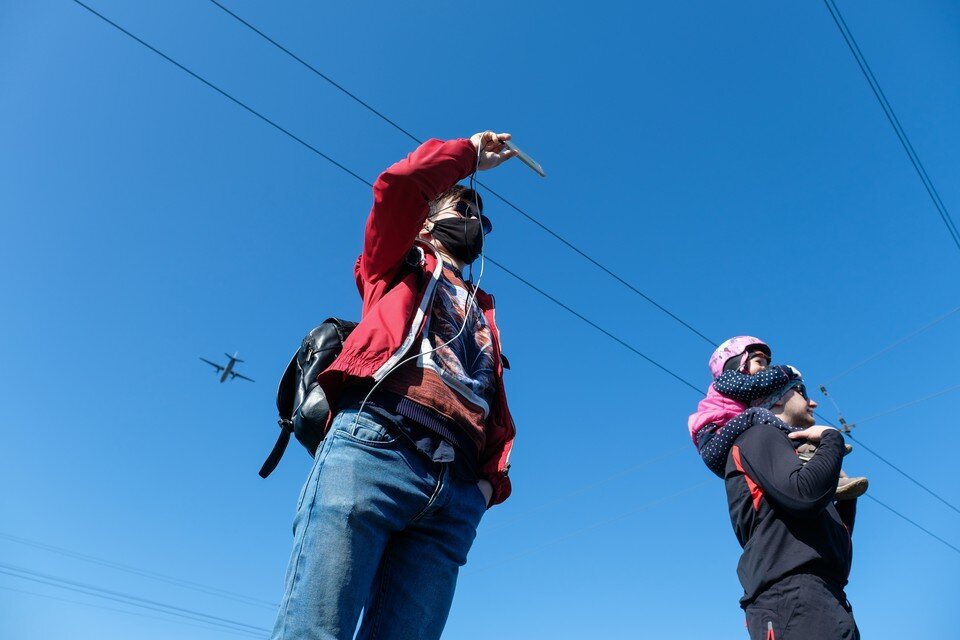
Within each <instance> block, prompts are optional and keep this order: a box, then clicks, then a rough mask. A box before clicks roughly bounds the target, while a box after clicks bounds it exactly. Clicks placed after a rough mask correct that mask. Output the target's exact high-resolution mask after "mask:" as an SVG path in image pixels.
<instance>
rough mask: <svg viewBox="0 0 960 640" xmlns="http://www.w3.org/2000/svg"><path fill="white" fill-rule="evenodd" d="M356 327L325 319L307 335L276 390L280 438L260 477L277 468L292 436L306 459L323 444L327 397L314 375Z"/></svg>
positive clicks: (328, 413)
mask: <svg viewBox="0 0 960 640" xmlns="http://www.w3.org/2000/svg"><path fill="white" fill-rule="evenodd" d="M356 326H357V323H356V322H349V321H347V320H340V319H339V318H328V319H326V320H324V321H323V324H321V325H320V326H319V327H317V328H315V329H314V330H313V331H311V332H310V333H308V334H307V336H306V337H305V338H304V339H303V342H302V343H301V344H300V348H299V349H298V350H297V352H296V353H295V354H293V357H292V358H291V359H290V364H288V365H287V369H286V371H284V372H283V377H281V378H280V384H279V385H278V386H277V412H278V413H279V414H280V418H279V419H278V420H277V424H279V425H280V437H278V438H277V443H276V444H275V445H273V451H271V452H270V455H269V456H267V459H266V461H264V463H263V467H261V468H260V477H261V478H266V477H267V476H269V475H270V474H271V473H273V470H274V469H276V468H277V464H278V463H279V462H280V458H282V457H283V453H284V451H286V450H287V444H288V443H289V442H290V434H291V433H293V435H294V436H296V438H297V440H299V441H300V444H302V445H303V446H304V447H306V449H307V451H309V452H310V455H311V456H312V455H314V454H315V453H316V452H317V447H319V446H320V443H321V442H322V441H323V431H324V429H325V428H326V426H327V418H328V416H329V415H330V404H329V403H328V402H327V394H326V393H324V391H323V389H322V388H321V387H320V384H319V383H318V382H317V375H318V374H319V373H320V372H322V371H323V370H324V369H326V368H327V367H329V366H330V364H331V363H332V362H333V361H334V359H336V357H337V356H338V355H340V352H341V351H342V350H343V341H344V340H346V339H347V336H348V335H350V332H351V331H353V329H354V327H356Z"/></svg>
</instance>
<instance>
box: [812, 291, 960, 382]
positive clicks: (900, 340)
mask: <svg viewBox="0 0 960 640" xmlns="http://www.w3.org/2000/svg"><path fill="white" fill-rule="evenodd" d="M958 311H960V306H957V307H954V308H953V309H951V310H950V311H948V312H947V313H945V314H943V315H942V316H939V317H937V318H934V319H933V320H931V321H930V322H928V323H927V324H925V325H923V326H922V327H920V328H919V329H915V330H914V331H911V332H910V333H908V334H907V335H905V336H903V337H902V338H898V339H896V340H894V341H893V342H892V343H890V344H888V345H887V346H885V347H884V348H883V349H880V351H877V352H876V353H874V354H873V355H871V356H868V357H866V358H864V359H863V360H861V361H860V362H858V363H856V364H855V365H853V366H852V367H849V368H847V369H844V370H843V371H841V372H840V373H838V374H837V375H835V376H833V377H832V378H830V379H829V380H827V381H826V382H824V383H823V384H825V385H829V384H832V383H834V382H836V381H837V380H839V379H840V378H843V377H844V376H846V375H847V374H848V373H851V372H853V371H856V370H857V369H859V368H860V367H862V366H863V365H865V364H867V363H869V362H873V361H874V360H876V359H877V358H879V357H880V356H882V355H883V354H885V353H887V352H888V351H890V350H891V349H893V348H894V347H898V346H900V345H901V344H903V343H904V342H907V341H908V340H911V339H913V338H916V337H917V336H918V335H920V334H921V333H923V332H924V331H927V330H928V329H931V328H933V327H934V326H936V325H938V324H940V323H941V322H943V321H944V320H946V319H947V318H949V317H951V316H952V315H953V314H955V313H957V312H958Z"/></svg>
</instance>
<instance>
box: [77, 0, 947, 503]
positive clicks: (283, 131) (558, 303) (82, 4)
mask: <svg viewBox="0 0 960 640" xmlns="http://www.w3.org/2000/svg"><path fill="white" fill-rule="evenodd" d="M73 2H75V3H76V4H78V5H80V6H81V7H83V8H85V9H87V10H88V11H90V13H92V14H94V15H96V16H97V17H99V18H101V19H102V20H103V21H105V22H107V23H108V24H110V25H111V26H113V27H115V28H116V29H118V30H119V31H121V32H122V33H124V34H126V35H128V36H130V37H131V38H132V39H134V40H136V41H137V42H139V43H140V44H142V45H144V46H145V47H147V48H149V49H150V50H151V51H154V52H156V53H157V54H158V55H160V56H161V57H162V58H164V59H165V60H168V61H169V62H171V63H172V64H174V65H176V66H177V67H178V68H180V69H182V70H184V71H185V72H187V73H188V74H189V75H191V76H192V77H194V78H196V79H198V80H200V81H201V82H203V84H205V85H207V86H208V87H210V88H212V89H214V90H215V91H217V92H218V93H220V94H222V95H223V96H225V97H227V98H229V99H230V100H231V101H232V102H234V103H236V104H237V105H239V106H241V107H243V108H244V109H245V110H246V111H248V112H250V113H252V114H253V115H255V116H257V117H258V118H260V119H261V120H263V121H264V122H266V123H268V124H270V125H271V126H272V127H274V128H275V129H277V130H278V131H280V132H281V133H284V134H286V135H287V136H289V137H290V138H292V139H293V140H295V141H297V142H299V143H300V144H302V145H303V146H305V147H306V148H308V149H310V150H311V151H313V152H314V153H316V154H317V155H319V156H321V157H322V158H324V159H326V160H328V161H329V162H331V163H332V164H334V165H335V166H337V167H339V168H340V169H343V170H344V171H345V172H346V173H348V174H350V175H351V176H353V177H354V178H356V179H357V180H359V181H360V182H362V183H363V184H365V185H367V186H371V187H372V183H370V182H369V181H367V180H366V179H364V178H362V177H360V176H359V175H358V174H356V173H354V172H353V171H351V170H350V169H348V168H346V167H345V166H344V165H342V164H340V163H339V162H336V161H335V160H333V159H332V158H331V157H330V156H328V155H327V154H325V153H323V152H321V151H319V150H318V149H316V148H315V147H313V146H312V145H310V144H308V143H307V142H305V141H304V140H303V139H301V138H299V137H297V136H295V135H294V134H292V133H290V132H289V131H288V130H287V129H285V128H283V127H281V126H280V125H278V124H276V123H275V122H274V121H272V120H270V119H269V118H267V117H266V116H264V115H262V114H261V113H259V112H257V111H255V110H254V109H252V108H251V107H248V106H247V105H246V104H244V103H243V102H241V101H240V100H239V99H237V98H235V97H233V96H232V95H230V94H229V93H227V92H226V91H224V90H223V89H220V88H219V87H217V86H216V85H214V84H213V83H211V82H209V81H208V80H205V79H204V78H202V77H201V76H199V75H197V74H196V73H194V72H193V71H191V70H189V69H187V68H186V67H185V66H183V65H182V64H180V63H179V62H176V61H175V60H173V59H172V58H170V57H169V56H167V55H166V54H163V53H161V52H160V51H159V50H157V49H156V48H154V47H153V46H151V45H149V44H147V43H146V42H144V41H143V40H141V39H140V38H138V37H136V36H134V35H133V34H132V33H130V32H129V31H127V30H126V29H124V28H122V27H120V26H119V25H117V24H116V23H115V22H113V21H111V20H109V19H108V18H106V17H105V16H103V15H101V14H100V13H98V12H96V11H94V10H93V9H91V8H90V7H88V6H87V5H85V4H84V3H83V2H81V1H80V0H73ZM487 260H490V261H491V262H493V263H494V264H495V265H497V266H498V267H500V268H501V269H504V270H505V271H507V270H506V269H505V268H504V267H503V266H502V265H500V264H498V263H496V262H494V261H493V260H492V259H491V258H489V257H487ZM507 273H509V274H510V275H514V276H515V274H513V273H512V272H510V271H507ZM521 281H522V282H523V283H524V284H527V285H528V286H530V287H533V285H532V284H531V283H530V282H529V281H527V280H521ZM533 288H534V290H535V291H537V292H538V293H540V294H541V295H544V296H545V297H547V298H548V299H550V300H551V301H553V302H554V303H556V304H557V305H559V306H561V307H563V308H564V309H566V310H567V311H569V312H570V313H572V314H574V315H575V316H577V317H578V318H580V319H581V320H583V321H585V322H587V324H589V325H591V326H592V327H594V328H595V329H597V330H598V331H600V332H602V333H604V334H605V335H607V336H608V337H609V338H611V339H612V340H615V341H616V342H618V343H619V344H621V345H622V346H624V347H626V348H628V349H629V350H630V351H632V352H634V353H635V354H637V355H639V356H641V357H643V358H644V359H646V360H647V361H648V362H650V363H651V364H653V365H655V366H656V367H657V368H659V369H661V370H662V371H664V372H665V373H667V374H669V375H670V376H672V377H673V378H676V379H677V380H678V381H680V382H682V383H683V384H684V385H686V386H688V387H690V388H691V389H693V390H694V391H695V392H697V393H698V394H699V393H702V391H701V390H700V389H699V388H698V387H697V386H696V385H694V384H693V383H692V382H689V381H688V380H686V379H684V378H683V377H681V376H679V375H677V374H676V373H674V372H672V371H670V370H669V369H667V368H666V367H664V366H663V365H661V364H659V363H657V362H656V361H654V360H652V359H651V358H649V357H648V356H646V355H645V354H643V353H641V352H640V351H638V350H637V349H635V348H634V347H632V346H630V345H629V344H628V343H627V342H625V341H623V340H622V339H621V338H618V337H617V336H615V335H614V334H612V333H610V332H609V331H607V330H606V329H604V328H602V327H600V326H599V325H597V324H596V323H594V322H593V321H591V320H589V319H587V318H586V317H585V316H583V315H582V314H580V313H578V312H576V311H574V310H573V309H572V308H570V307H569V306H567V305H566V304H564V303H562V302H560V301H559V300H557V299H556V298H554V297H552V296H550V295H548V294H546V292H544V291H543V290H542V289H539V288H537V287H533ZM708 341H709V339H708ZM711 343H712V341H711ZM878 457H879V456H878ZM880 459H881V460H883V461H884V462H886V460H885V459H883V458H880ZM898 471H899V469H898ZM901 473H902V472H901ZM915 482H917V481H915ZM918 484H919V483H918ZM927 491H928V492H930V493H933V492H932V490H930V489H927ZM941 500H942V499H941Z"/></svg>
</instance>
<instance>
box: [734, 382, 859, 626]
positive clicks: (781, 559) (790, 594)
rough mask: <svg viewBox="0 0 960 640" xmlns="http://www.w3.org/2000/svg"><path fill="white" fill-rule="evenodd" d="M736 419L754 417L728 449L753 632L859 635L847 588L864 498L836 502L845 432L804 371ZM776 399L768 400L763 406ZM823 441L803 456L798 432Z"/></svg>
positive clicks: (740, 571)
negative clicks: (809, 390) (832, 422)
mask: <svg viewBox="0 0 960 640" xmlns="http://www.w3.org/2000/svg"><path fill="white" fill-rule="evenodd" d="M761 405H762V406H761V407H755V408H751V409H748V410H747V411H745V412H744V413H742V414H741V415H740V416H738V417H737V418H735V420H744V421H748V422H750V423H751V424H750V425H748V426H750V427H751V428H748V429H746V430H745V431H744V433H743V434H742V435H740V436H739V437H738V438H737V440H736V442H735V443H734V446H733V447H732V449H731V450H730V454H729V455H728V457H727V465H726V469H725V475H724V480H725V483H726V488H727V501H728V503H729V507H730V520H731V522H732V523H733V529H734V532H735V533H736V535H737V539H738V540H739V542H740V545H741V546H742V547H743V554H742V555H741V557H740V562H739V564H738V565H737V574H738V576H739V578H740V583H741V584H742V585H743V589H744V594H743V597H742V598H741V600H740V606H741V607H742V608H743V609H744V610H745V612H746V617H747V629H748V630H749V633H750V638H751V640H804V639H810V640H813V639H816V640H834V639H836V640H840V639H843V640H858V639H859V638H860V632H859V631H858V630H857V624H856V622H855V621H854V619H853V611H852V609H851V607H850V603H849V602H848V601H847V597H846V594H845V593H844V591H843V588H844V586H845V585H846V584H847V578H848V576H849V574H850V565H851V561H852V558H853V547H852V543H851V537H850V536H851V534H852V532H853V521H854V516H855V513H856V501H855V500H851V501H847V502H835V501H834V493H835V492H836V488H837V478H838V477H839V475H840V463H841V459H842V457H843V451H844V441H843V436H842V435H841V434H840V432H839V431H837V430H836V429H834V428H833V427H824V426H817V425H816V424H815V420H814V416H813V410H814V408H815V407H816V406H817V404H816V403H815V402H814V401H813V400H810V399H809V398H808V397H807V395H806V390H805V388H804V386H803V380H802V379H801V378H797V379H794V380H791V381H789V382H788V383H786V384H785V385H784V386H783V387H782V388H781V389H779V390H777V391H775V392H774V393H773V394H771V396H770V397H769V398H767V399H766V400H765V401H763V402H761ZM764 407H769V408H764ZM801 439H802V440H806V441H808V442H811V443H813V444H817V445H818V447H819V448H818V450H817V454H816V455H815V456H813V458H812V459H811V460H810V461H809V462H807V463H806V464H803V463H802V461H801V460H800V459H799V458H798V457H797V453H796V451H795V449H794V444H795V443H794V442H793V441H795V440H801Z"/></svg>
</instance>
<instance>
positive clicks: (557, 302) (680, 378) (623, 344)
mask: <svg viewBox="0 0 960 640" xmlns="http://www.w3.org/2000/svg"><path fill="white" fill-rule="evenodd" d="M486 260H487V262H490V263H492V264H494V265H495V266H497V267H499V268H500V269H502V270H503V271H505V272H506V273H508V274H510V275H511V276H513V277H514V278H516V279H517V280H519V281H520V282H522V283H523V284H525V285H527V286H528V287H530V288H531V289H533V290H534V291H536V292H537V293H539V294H540V295H542V296H543V297H544V298H546V299H548V300H550V301H551V302H553V303H554V304H556V305H558V306H560V307H562V308H564V309H566V310H567V311H569V312H570V313H572V314H573V315H575V316H576V317H578V318H580V319H581V320H583V321H584V322H586V323H587V324H589V325H590V326H591V327H593V328H594V329H596V330H597V331H599V332H600V333H602V334H603V335H605V336H607V337H608V338H610V339H611V340H613V341H614V342H617V343H618V344H620V345H621V346H623V347H626V348H627V349H629V350H630V351H632V352H633V353H635V354H636V355H638V356H640V357H641V358H643V359H644V360H646V361H647V362H649V363H650V364H652V365H653V366H655V367H656V368H658V369H660V370H661V371H663V372H664V373H666V374H667V375H669V376H671V377H673V378H674V379H676V380H678V381H680V382H681V383H683V384H685V385H687V386H688V387H690V388H691V389H693V390H694V391H696V392H697V393H703V390H702V389H700V388H699V387H697V386H696V385H695V384H693V383H692V382H690V381H689V380H686V379H685V378H682V377H680V376H678V375H677V374H675V373H674V372H673V371H670V369H667V368H666V367H665V366H663V365H662V364H660V363H659V362H657V361H656V360H654V359H652V358H651V357H650V356H648V355H646V354H645V353H643V352H642V351H640V350H638V349H637V348H636V347H633V346H631V345H630V344H629V343H627V342H625V341H624V340H623V339H621V338H618V337H617V336H615V335H614V334H612V333H610V332H609V331H607V330H606V329H604V328H603V327H601V326H600V325H598V324H597V323H596V322H594V321H593V320H590V319H589V318H587V317H586V316H585V315H583V314H582V313H580V312H578V311H575V310H574V309H572V308H571V307H570V306H568V305H566V304H564V303H563V302H560V301H559V300H557V299H556V298H554V297H553V296H552V295H550V294H549V293H547V292H546V291H544V290H543V289H541V288H540V287H538V286H536V285H535V284H533V283H532V282H530V281H529V280H527V279H526V278H523V277H522V276H520V275H518V274H516V273H514V272H513V271H511V270H510V269H508V268H506V267H505V266H503V265H502V264H500V263H499V262H497V261H496V260H494V259H493V258H490V257H488V258H486Z"/></svg>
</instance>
